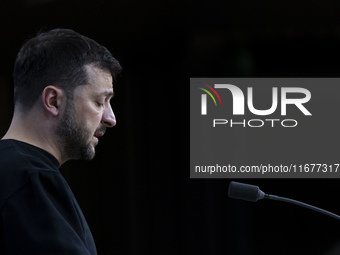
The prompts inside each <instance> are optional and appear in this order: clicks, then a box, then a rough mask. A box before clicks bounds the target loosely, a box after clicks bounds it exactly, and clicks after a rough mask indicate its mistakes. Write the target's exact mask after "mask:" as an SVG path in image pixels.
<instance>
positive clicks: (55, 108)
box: [41, 85, 65, 116]
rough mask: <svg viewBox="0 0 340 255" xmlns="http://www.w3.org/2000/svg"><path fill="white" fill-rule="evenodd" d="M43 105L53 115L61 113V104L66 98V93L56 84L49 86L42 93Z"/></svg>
mask: <svg viewBox="0 0 340 255" xmlns="http://www.w3.org/2000/svg"><path fill="white" fill-rule="evenodd" d="M41 98H42V103H43V107H44V109H45V110H46V111H48V112H49V113H50V114H52V115H53V116H57V115H58V114H59V113H60V106H61V105H62V103H63V101H64V100H65V93H64V91H63V90H62V89H59V88H57V87H55V86H52V85H50V86H47V87H45V89H44V90H43V92H42V94H41Z"/></svg>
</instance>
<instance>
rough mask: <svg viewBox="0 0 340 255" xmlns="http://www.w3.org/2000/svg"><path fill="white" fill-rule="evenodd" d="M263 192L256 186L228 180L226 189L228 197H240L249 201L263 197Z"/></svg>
mask: <svg viewBox="0 0 340 255" xmlns="http://www.w3.org/2000/svg"><path fill="white" fill-rule="evenodd" d="M264 195H265V194H264V192H263V191H261V190H260V188H259V187H258V186H255V185H250V184H245V183H240V182H234V181H233V182H230V184H229V189H228V196H229V197H230V198H236V199H242V200H246V201H250V202H256V201H257V200H259V199H262V198H264Z"/></svg>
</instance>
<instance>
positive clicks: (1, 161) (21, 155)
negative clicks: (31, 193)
mask: <svg viewBox="0 0 340 255" xmlns="http://www.w3.org/2000/svg"><path fill="white" fill-rule="evenodd" d="M38 172H43V173H44V174H48V175H49V174H51V175H59V174H60V172H59V171H58V167H57V164H56V162H55V161H54V160H53V157H51V156H49V155H48V154H47V153H46V152H44V151H42V150H41V149H39V148H37V147H34V146H32V145H30V144H25V143H23V142H19V141H15V140H0V207H1V205H2V203H3V202H4V200H5V199H6V198H7V197H8V196H10V194H12V193H14V192H16V191H17V190H19V189H20V188H21V187H23V186H25V185H26V184H28V183H29V182H30V179H31V177H32V175H34V174H36V173H38Z"/></svg>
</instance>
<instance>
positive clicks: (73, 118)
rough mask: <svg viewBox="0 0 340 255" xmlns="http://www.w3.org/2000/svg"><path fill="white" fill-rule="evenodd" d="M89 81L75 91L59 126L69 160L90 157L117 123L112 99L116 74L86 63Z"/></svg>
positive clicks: (58, 132)
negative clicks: (100, 139) (113, 78)
mask: <svg viewBox="0 0 340 255" xmlns="http://www.w3.org/2000/svg"><path fill="white" fill-rule="evenodd" d="M86 69H87V73H88V84H87V85H81V86H78V87H76V88H75V90H74V99H73V100H68V103H67V105H66V109H65V111H64V114H63V116H62V118H61V120H60V122H59V125H58V127H57V135H58V137H59V140H60V142H61V148H62V150H63V153H65V155H66V157H67V158H68V159H80V158H81V159H86V160H90V159H92V158H93V157H94V155H95V146H96V145H97V144H98V137H100V136H102V135H104V133H105V130H106V128H107V127H113V126H115V125H116V118H115V115H114V113H113V111H112V108H111V105H110V100H111V98H112V97H113V86H112V76H111V74H110V72H108V71H104V70H102V69H100V68H97V67H95V66H93V65H88V66H86Z"/></svg>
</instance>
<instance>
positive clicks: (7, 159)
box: [0, 29, 121, 255]
mask: <svg viewBox="0 0 340 255" xmlns="http://www.w3.org/2000/svg"><path fill="white" fill-rule="evenodd" d="M120 70H121V67H120V65H119V63H118V61H117V60H116V59H114V58H113V57H112V55H111V54H110V52H109V51H108V50H107V49H106V48H105V47H103V46H101V45H99V44H98V43H96V42H95V41H93V40H91V39H89V38H87V37H85V36H82V35H80V34H78V33H76V32H74V31H72V30H67V29H54V30H51V31H48V32H45V33H41V34H39V35H37V36H36V37H34V38H32V39H31V40H29V41H28V42H26V43H25V44H24V45H23V46H22V48H21V50H20V51H19V53H18V56H17V59H16V63H15V67H14V72H13V77H14V102H15V110H14V115H13V120H12V123H11V125H10V127H9V130H8V132H7V133H6V134H5V136H4V137H3V138H2V140H1V141H0V253H1V254H6V255H7V254H35V255H38V254H44V255H46V254H49V255H52V254H73V255H74V254H82V255H85V254H86V255H87V254H91V255H92V254H97V252H96V248H95V244H94V241H93V238H92V235H91V232H90V230H89V227H88V225H87V223H86V220H85V218H84V216H83V214H82V212H81V209H80V207H79V205H78V203H77V201H76V199H75V198H74V196H73V194H72V192H71V190H70V188H69V186H68V185H67V183H66V181H65V179H64V178H63V176H62V175H61V174H60V172H59V166H60V165H62V164H63V163H65V162H66V161H67V160H70V159H86V160H89V159H92V158H93V157H94V155H95V146H96V145H97V144H98V138H99V137H100V136H102V135H104V133H105V130H106V128H108V127H113V126H115V124H116V119H115V115H114V113H113V111H112V108H111V106H110V99H111V98H112V97H113V93H114V92H113V83H114V82H115V79H116V76H117V75H118V74H119V72H120Z"/></svg>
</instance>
